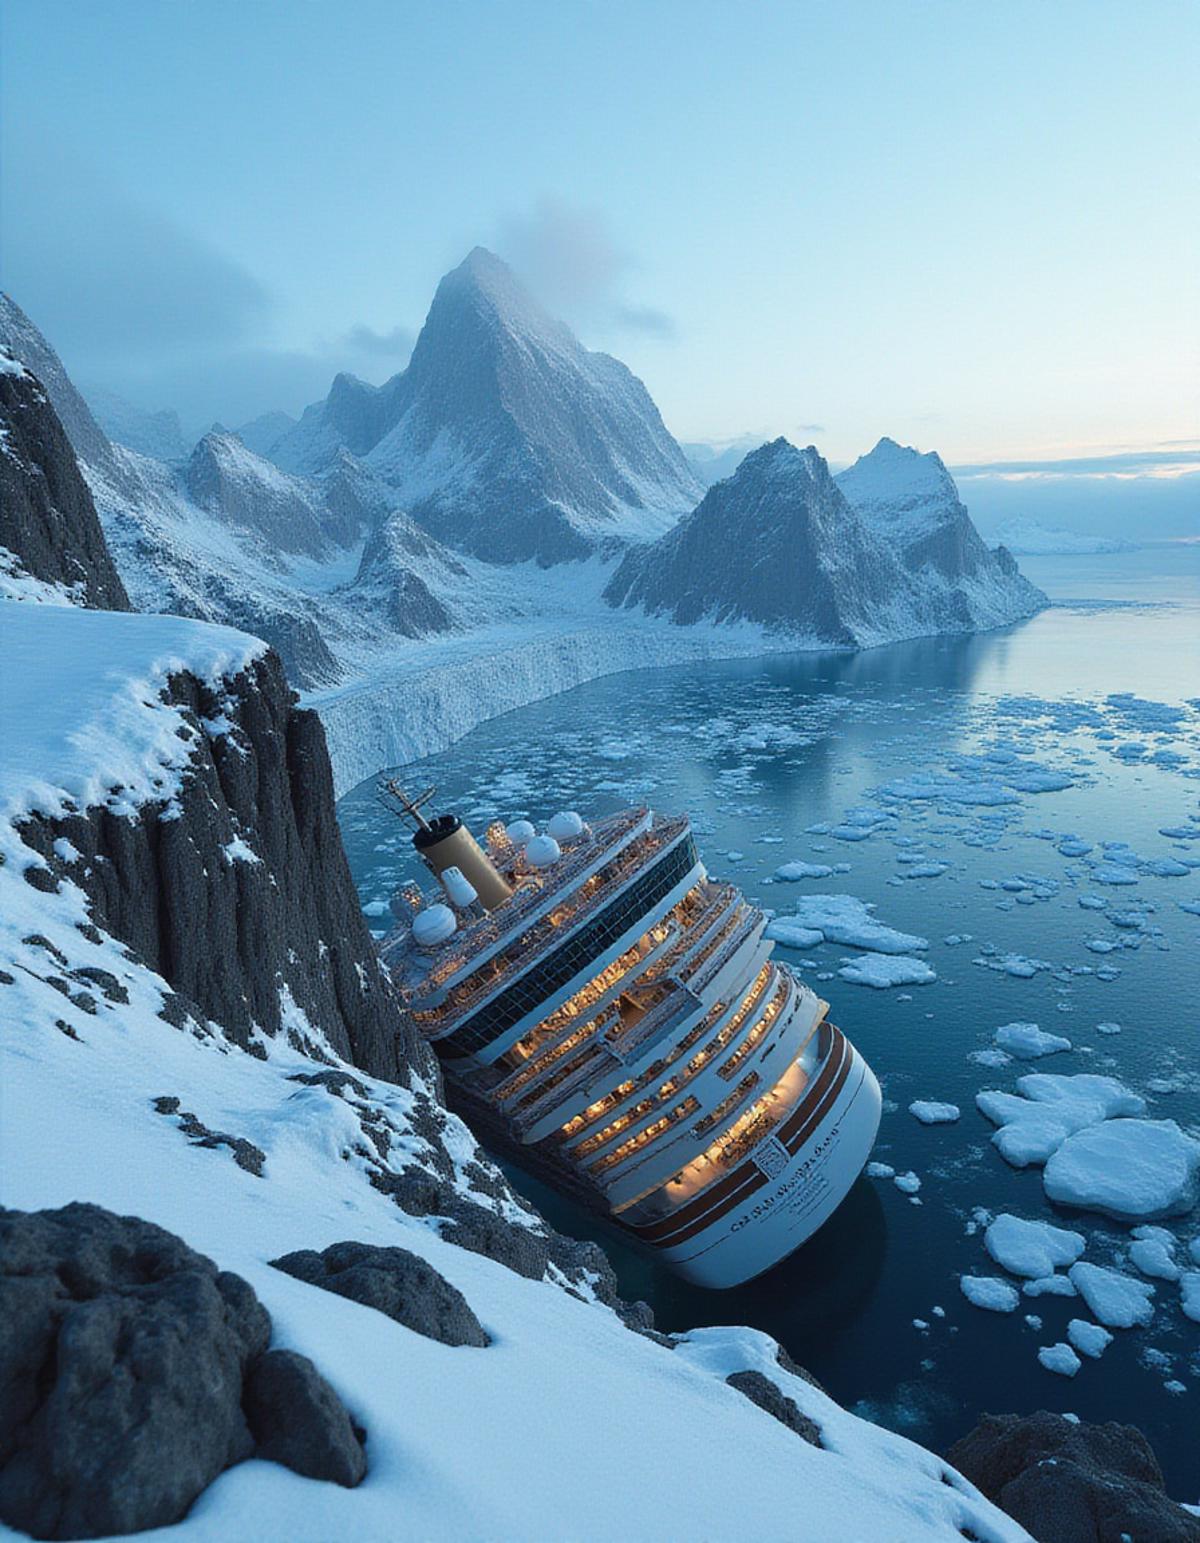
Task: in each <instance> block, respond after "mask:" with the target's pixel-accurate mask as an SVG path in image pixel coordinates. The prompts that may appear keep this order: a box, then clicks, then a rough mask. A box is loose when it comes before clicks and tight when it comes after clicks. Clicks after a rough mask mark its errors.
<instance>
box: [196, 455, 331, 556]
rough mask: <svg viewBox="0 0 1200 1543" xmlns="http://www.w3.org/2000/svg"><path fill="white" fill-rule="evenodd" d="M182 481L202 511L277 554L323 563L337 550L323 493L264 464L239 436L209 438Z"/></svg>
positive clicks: (267, 463)
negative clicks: (332, 548) (326, 526)
mask: <svg viewBox="0 0 1200 1543" xmlns="http://www.w3.org/2000/svg"><path fill="white" fill-rule="evenodd" d="M181 481H182V485H183V490H184V492H185V493H186V494H187V496H188V497H189V498H190V499H191V501H192V502H193V503H194V504H196V505H197V507H198V508H201V509H204V510H206V511H207V512H208V513H209V514H211V515H214V516H215V517H216V518H217V519H219V520H223V521H225V522H226V523H227V524H229V525H234V526H236V527H238V528H239V529H240V530H244V531H251V532H254V533H255V534H257V535H258V536H260V537H261V538H262V540H263V541H264V542H265V543H266V544H267V545H268V547H270V548H273V549H275V550H276V551H279V552H286V553H295V554H300V553H304V554H306V555H307V556H309V557H320V556H322V555H324V554H325V553H327V552H328V550H329V548H330V546H331V544H332V543H331V541H330V538H329V537H328V535H327V534H326V531H325V529H324V518H323V517H324V513H325V510H324V500H323V498H322V497H321V496H320V493H319V491H318V490H317V488H316V487H315V486H314V485H313V484H312V483H310V482H307V481H304V480H302V479H301V478H299V477H289V476H288V475H287V473H286V472H282V471H280V470H279V468H278V467H277V466H273V465H272V464H271V462H270V461H264V460H263V458H262V457H261V456H257V455H255V454H254V453H253V452H252V451H250V450H248V449H247V448H246V446H245V445H244V444H243V443H242V441H241V440H240V439H239V438H238V436H237V435H236V434H226V433H210V434H206V435H205V436H204V438H203V439H202V440H201V441H200V443H199V444H198V445H197V446H196V448H195V449H194V450H193V451H192V453H191V455H190V456H189V457H188V461H187V464H186V465H185V466H184V468H183V472H182V477H181ZM355 534H357V532H355Z"/></svg>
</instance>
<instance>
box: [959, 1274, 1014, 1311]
mask: <svg viewBox="0 0 1200 1543" xmlns="http://www.w3.org/2000/svg"><path fill="white" fill-rule="evenodd" d="M958 1284H959V1286H960V1288H961V1289H962V1294H963V1296H965V1297H966V1299H967V1301H968V1302H970V1304H971V1305H972V1307H982V1308H986V1309H987V1311H988V1312H989V1313H1015V1312H1016V1310H1017V1304H1018V1302H1019V1301H1020V1300H1021V1299H1020V1297H1019V1296H1018V1295H1017V1291H1016V1287H1015V1286H1010V1285H1009V1283H1008V1282H1007V1281H1006V1280H1001V1279H1000V1277H999V1276H998V1275H960V1276H959V1278H958Z"/></svg>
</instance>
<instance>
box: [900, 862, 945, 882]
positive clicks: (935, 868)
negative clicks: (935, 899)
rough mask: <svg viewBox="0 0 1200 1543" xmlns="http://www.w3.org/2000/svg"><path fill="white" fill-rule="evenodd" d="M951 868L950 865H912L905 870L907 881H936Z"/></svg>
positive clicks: (904, 874) (904, 875)
mask: <svg viewBox="0 0 1200 1543" xmlns="http://www.w3.org/2000/svg"><path fill="white" fill-rule="evenodd" d="M949 867H950V864H949V863H912V864H911V865H910V866H909V867H907V868H905V869H904V870H903V877H904V878H906V879H936V878H940V877H941V875H942V874H943V873H945V872H946V870H947V869H948V868H949Z"/></svg>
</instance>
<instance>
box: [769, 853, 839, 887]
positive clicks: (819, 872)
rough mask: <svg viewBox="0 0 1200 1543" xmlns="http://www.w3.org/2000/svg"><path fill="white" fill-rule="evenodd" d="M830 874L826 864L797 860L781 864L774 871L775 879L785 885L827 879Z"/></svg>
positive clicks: (831, 871) (831, 870)
mask: <svg viewBox="0 0 1200 1543" xmlns="http://www.w3.org/2000/svg"><path fill="white" fill-rule="evenodd" d="M832 873H833V869H832V868H831V867H830V866H829V865H828V863H805V862H801V861H800V859H799V858H797V859H796V860H795V861H794V862H790V863H781V864H780V866H779V867H778V868H776V870H775V877H776V878H777V879H782V880H783V881H784V882H785V883H786V884H795V883H797V882H798V881H799V880H800V879H827V878H829V877H830V875H831V874H832Z"/></svg>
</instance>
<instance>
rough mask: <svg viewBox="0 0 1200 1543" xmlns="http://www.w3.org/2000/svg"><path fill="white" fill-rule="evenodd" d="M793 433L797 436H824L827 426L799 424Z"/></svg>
mask: <svg viewBox="0 0 1200 1543" xmlns="http://www.w3.org/2000/svg"><path fill="white" fill-rule="evenodd" d="M793 432H794V433H796V434H824V433H825V425H824V424H823V423H797V424H795V425H794V427H793Z"/></svg>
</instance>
